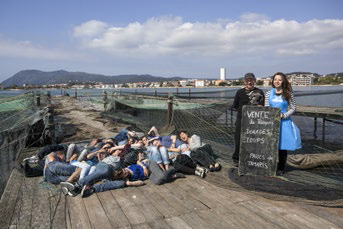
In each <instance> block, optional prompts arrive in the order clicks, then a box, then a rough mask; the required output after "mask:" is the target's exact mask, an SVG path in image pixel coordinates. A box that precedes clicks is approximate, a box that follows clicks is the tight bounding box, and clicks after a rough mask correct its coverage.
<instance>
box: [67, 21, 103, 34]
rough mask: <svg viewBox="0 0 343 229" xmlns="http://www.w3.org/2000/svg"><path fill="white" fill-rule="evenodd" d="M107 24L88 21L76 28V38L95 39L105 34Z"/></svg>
mask: <svg viewBox="0 0 343 229" xmlns="http://www.w3.org/2000/svg"><path fill="white" fill-rule="evenodd" d="M106 28H107V24H106V23H104V22H102V21H97V20H91V21H87V22H85V23H83V24H81V25H79V26H76V27H75V28H74V33H73V34H74V36H75V37H93V36H96V35H98V34H100V33H103V32H105V30H106Z"/></svg>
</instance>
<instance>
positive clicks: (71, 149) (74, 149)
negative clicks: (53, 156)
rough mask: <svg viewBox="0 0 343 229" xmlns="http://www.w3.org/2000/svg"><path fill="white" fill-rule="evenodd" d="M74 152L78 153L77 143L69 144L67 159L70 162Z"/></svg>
mask: <svg viewBox="0 0 343 229" xmlns="http://www.w3.org/2000/svg"><path fill="white" fill-rule="evenodd" d="M73 154H78V147H77V145H76V144H74V143H72V144H70V145H69V146H68V150H67V155H66V161H67V162H69V161H70V158H71V156H72V155H73Z"/></svg>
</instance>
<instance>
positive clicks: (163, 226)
mask: <svg viewBox="0 0 343 229" xmlns="http://www.w3.org/2000/svg"><path fill="white" fill-rule="evenodd" d="M149 225H150V227H151V228H153V229H168V228H170V226H169V225H168V223H167V221H166V220H165V219H160V220H155V221H153V222H150V223H149Z"/></svg>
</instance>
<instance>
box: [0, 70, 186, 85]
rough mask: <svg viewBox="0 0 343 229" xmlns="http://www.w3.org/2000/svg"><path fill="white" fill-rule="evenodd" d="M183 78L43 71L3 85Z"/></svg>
mask: <svg viewBox="0 0 343 229" xmlns="http://www.w3.org/2000/svg"><path fill="white" fill-rule="evenodd" d="M182 79H185V78H182V77H168V78H167V77H161V76H152V75H149V74H141V75H138V74H125V75H115V76H106V75H102V74H93V73H86V72H68V71H65V70H56V71H51V72H45V71H41V70H35V69H30V70H22V71H19V72H17V73H16V74H14V75H13V76H12V77H10V78H8V79H6V80H4V81H3V82H2V83H1V84H2V85H3V86H5V87H8V86H11V85H17V86H22V85H23V84H34V85H43V84H61V83H97V82H101V83H105V84H121V83H134V82H160V81H172V80H182Z"/></svg>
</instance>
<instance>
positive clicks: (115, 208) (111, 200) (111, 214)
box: [97, 191, 130, 227]
mask: <svg viewBox="0 0 343 229" xmlns="http://www.w3.org/2000/svg"><path fill="white" fill-rule="evenodd" d="M97 195H98V198H99V200H100V202H101V204H102V206H103V208H104V210H105V212H106V215H107V218H108V219H109V220H110V222H111V225H112V226H113V227H124V226H129V225H130V222H129V220H128V219H127V217H126V215H125V214H124V212H123V211H122V209H121V208H120V206H119V204H118V202H117V201H116V199H115V197H114V196H113V195H112V192H109V191H107V192H99V193H97Z"/></svg>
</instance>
